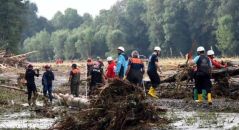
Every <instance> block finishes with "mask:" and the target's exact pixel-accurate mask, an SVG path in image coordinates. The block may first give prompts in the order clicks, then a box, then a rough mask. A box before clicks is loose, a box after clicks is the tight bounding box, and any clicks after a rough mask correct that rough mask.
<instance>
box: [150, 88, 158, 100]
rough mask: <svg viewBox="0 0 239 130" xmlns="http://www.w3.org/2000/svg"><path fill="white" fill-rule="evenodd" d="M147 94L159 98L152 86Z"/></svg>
mask: <svg viewBox="0 0 239 130" xmlns="http://www.w3.org/2000/svg"><path fill="white" fill-rule="evenodd" d="M148 94H149V95H150V96H152V97H154V98H159V97H158V96H157V95H156V91H155V89H154V88H153V87H150V89H149V92H148Z"/></svg>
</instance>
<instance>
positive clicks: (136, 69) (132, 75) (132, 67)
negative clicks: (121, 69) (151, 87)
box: [126, 51, 145, 86]
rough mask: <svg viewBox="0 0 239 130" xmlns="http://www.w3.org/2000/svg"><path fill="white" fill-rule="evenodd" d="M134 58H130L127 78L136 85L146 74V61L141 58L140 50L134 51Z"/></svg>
mask: <svg viewBox="0 0 239 130" xmlns="http://www.w3.org/2000/svg"><path fill="white" fill-rule="evenodd" d="M131 56H132V58H130V59H129V64H128V69H127V71H126V78H127V80H129V81H130V82H131V83H133V84H135V85H138V86H139V85H140V84H141V83H142V80H143V75H144V72H145V71H144V63H143V61H142V60H141V59H140V58H139V52H138V51H133V52H132V54H131Z"/></svg>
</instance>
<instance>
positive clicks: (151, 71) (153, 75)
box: [147, 46, 161, 98]
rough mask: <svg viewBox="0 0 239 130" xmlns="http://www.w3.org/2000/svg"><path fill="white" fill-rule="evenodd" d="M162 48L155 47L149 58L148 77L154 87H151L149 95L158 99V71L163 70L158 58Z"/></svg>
mask: <svg viewBox="0 0 239 130" xmlns="http://www.w3.org/2000/svg"><path fill="white" fill-rule="evenodd" d="M160 52H161V48H160V47H158V46H157V47H155V48H154V52H153V54H152V55H151V56H150V57H149V64H148V70H147V73H148V76H149V79H150V81H151V84H152V86H151V87H150V89H149V91H148V94H149V95H150V96H152V97H154V98H158V96H157V94H156V90H155V89H156V88H157V87H158V86H159V84H160V77H159V74H158V71H159V72H161V69H160V67H159V64H158V62H159V60H158V56H159V55H160Z"/></svg>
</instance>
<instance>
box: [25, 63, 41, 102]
mask: <svg viewBox="0 0 239 130" xmlns="http://www.w3.org/2000/svg"><path fill="white" fill-rule="evenodd" d="M36 71H37V72H35V71H34V70H33V65H31V64H29V65H28V66H27V70H26V73H25V80H26V81H27V94H28V104H29V106H32V105H33V106H35V105H36V99H37V89H36V84H35V76H36V77H39V69H37V70H36ZM32 93H33V95H34V97H33V98H32Z"/></svg>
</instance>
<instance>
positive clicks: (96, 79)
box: [89, 62, 103, 95]
mask: <svg viewBox="0 0 239 130" xmlns="http://www.w3.org/2000/svg"><path fill="white" fill-rule="evenodd" d="M102 84H103V72H102V69H101V68H100V64H99V62H94V66H93V69H92V70H91V73H90V91H89V95H91V94H92V91H93V90H94V89H96V88H97V87H98V86H101V85H102Z"/></svg>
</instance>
